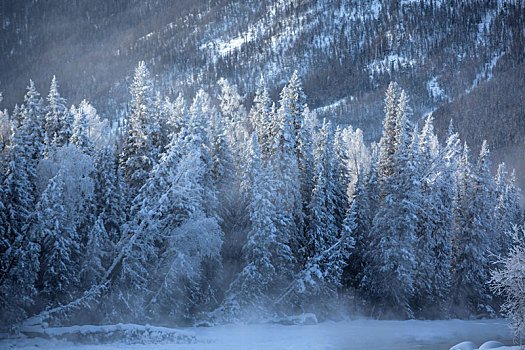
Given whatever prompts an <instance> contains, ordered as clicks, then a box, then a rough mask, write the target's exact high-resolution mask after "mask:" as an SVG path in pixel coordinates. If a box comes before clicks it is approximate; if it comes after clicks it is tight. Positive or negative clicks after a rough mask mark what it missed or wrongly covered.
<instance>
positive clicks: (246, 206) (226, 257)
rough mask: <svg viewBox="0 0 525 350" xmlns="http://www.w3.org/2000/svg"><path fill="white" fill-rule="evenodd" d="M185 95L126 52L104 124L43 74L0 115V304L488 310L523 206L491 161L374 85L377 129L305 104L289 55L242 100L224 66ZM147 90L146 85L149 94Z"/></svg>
mask: <svg viewBox="0 0 525 350" xmlns="http://www.w3.org/2000/svg"><path fill="white" fill-rule="evenodd" d="M218 87H219V90H220V93H219V94H218V96H217V97H216V98H212V97H211V96H209V95H208V94H207V93H206V92H205V91H203V90H200V91H199V92H198V93H197V94H196V95H195V98H194V99H193V101H192V102H191V104H189V105H186V102H185V100H184V99H183V97H182V96H181V95H179V96H178V97H177V98H176V99H175V100H174V101H172V100H170V99H169V98H161V97H160V96H159V95H155V94H154V91H153V86H152V81H151V78H150V76H149V72H148V69H147V68H146V65H145V64H144V62H141V63H140V64H139V66H138V67H137V69H136V71H135V76H134V79H133V82H132V84H131V88H130V90H131V103H130V112H129V114H128V115H127V118H126V121H125V123H123V125H124V126H123V128H122V129H119V130H116V129H114V128H111V127H110V126H109V125H108V124H107V123H106V122H105V121H103V120H101V119H100V118H99V117H98V116H97V113H96V111H95V109H94V108H93V107H92V106H91V105H90V104H89V103H88V102H86V101H83V102H82V103H81V104H80V105H79V106H78V107H75V106H72V107H71V108H70V109H68V108H66V101H65V99H64V98H62V97H61V96H60V94H59V92H58V84H57V82H56V79H53V81H52V83H51V89H50V92H49V95H48V96H47V98H46V101H45V102H44V100H43V99H42V98H41V97H40V95H39V94H38V92H37V91H36V89H35V87H34V85H33V84H32V83H31V84H30V86H29V87H28V90H27V93H26V96H25V98H24V103H23V104H22V105H21V106H20V107H18V106H16V107H15V108H14V110H13V111H12V112H11V113H10V114H9V113H8V112H7V111H5V112H3V113H2V115H1V116H0V129H1V131H2V133H1V134H2V135H3V137H2V138H1V140H2V147H1V149H2V153H1V154H2V159H1V170H2V171H1V172H0V176H1V182H0V183H1V184H2V186H1V187H0V196H1V198H2V200H1V206H0V230H1V231H0V237H1V240H0V253H1V255H0V273H1V274H0V311H1V312H0V314H1V325H2V326H4V328H7V327H9V326H11V325H13V324H14V323H15V322H16V321H19V320H21V319H24V318H26V317H30V316H32V315H35V314H39V313H40V314H41V315H43V316H42V317H43V318H45V319H46V320H47V321H51V322H61V321H62V320H69V322H80V323H82V322H91V323H108V322H155V323H169V324H191V323H194V322H196V321H198V320H202V319H208V320H210V319H211V320H212V321H214V322H228V321H235V320H254V319H265V318H270V317H275V316H285V315H292V314H297V313H302V312H314V313H316V314H317V316H318V317H319V318H326V317H329V316H330V315H331V314H333V313H336V312H339V313H340V312H347V313H351V312H354V313H355V312H360V313H366V314H371V315H372V316H374V317H380V318H387V317H401V318H412V317H417V318H437V317H449V316H459V317H468V316H470V315H479V314H489V315H492V314H494V313H495V312H497V311H498V300H497V299H494V298H493V296H492V295H491V293H490V292H489V289H488V288H487V286H486V281H487V280H488V276H489V268H490V267H491V262H493V261H495V260H496V256H497V255H504V254H505V253H506V252H507V251H508V247H509V240H510V238H508V237H507V235H506V234H505V232H507V231H509V230H510V228H511V226H512V225H513V224H515V223H519V222H520V221H521V209H520V207H519V190H518V189H517V187H516V186H515V178H514V176H513V174H508V172H507V170H506V169H505V166H504V164H501V165H500V166H499V167H498V170H497V173H496V176H495V177H493V176H492V175H491V172H490V161H489V151H488V148H487V145H486V143H484V144H483V147H482V151H481V153H480V155H479V156H478V157H477V158H475V159H474V160H473V161H472V160H471V157H470V155H469V150H468V147H467V145H466V144H465V145H463V146H461V145H460V140H459V137H458V134H457V133H455V132H454V130H453V128H452V126H451V128H450V131H449V135H448V138H447V139H446V141H445V143H444V144H441V143H439V142H438V140H437V137H436V136H435V134H434V131H433V125H432V116H431V115H429V116H428V117H427V118H426V119H425V120H424V122H423V123H422V124H423V125H422V127H421V128H420V129H419V128H418V125H417V124H413V123H412V122H411V118H410V107H409V100H408V97H407V95H406V94H405V92H404V91H402V90H400V88H399V87H398V86H397V84H395V83H391V84H390V85H389V87H388V90H387V92H386V98H385V119H384V121H383V132H382V137H381V140H380V142H379V143H378V144H373V145H371V147H367V146H366V145H365V144H364V142H363V133H362V132H361V130H359V129H356V130H353V129H352V128H351V127H348V128H345V129H341V128H339V127H336V128H334V127H332V125H331V124H330V123H329V122H327V121H326V120H323V121H322V122H320V121H318V120H317V118H316V116H315V114H314V113H312V112H311V111H309V109H308V107H307V104H306V97H305V94H304V92H303V88H302V83H301V80H300V78H299V77H298V75H297V73H294V74H293V75H292V77H291V79H290V81H289V82H288V83H287V84H286V85H285V87H284V88H283V90H282V92H281V94H280V99H279V101H278V103H277V104H276V103H275V102H273V101H272V99H271V98H270V97H269V94H268V91H267V89H266V87H265V83H264V80H263V79H262V77H261V79H260V82H259V84H258V87H257V92H256V94H255V98H254V100H253V103H252V105H251V108H250V109H249V110H247V109H246V108H245V107H244V106H245V101H244V97H243V96H241V95H240V94H239V92H238V91H237V87H236V86H235V85H231V84H229V83H228V82H227V81H226V80H224V79H221V80H219V82H218ZM154 96H157V97H154Z"/></svg>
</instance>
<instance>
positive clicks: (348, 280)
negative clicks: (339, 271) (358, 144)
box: [343, 152, 379, 301]
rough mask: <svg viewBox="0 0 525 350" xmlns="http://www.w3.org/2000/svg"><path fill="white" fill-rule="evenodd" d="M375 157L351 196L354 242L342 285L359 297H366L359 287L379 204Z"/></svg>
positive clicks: (374, 156)
mask: <svg viewBox="0 0 525 350" xmlns="http://www.w3.org/2000/svg"><path fill="white" fill-rule="evenodd" d="M375 153H377V152H375ZM376 157H377V155H376V154H374V155H373V156H372V161H371V167H370V171H369V173H368V174H366V175H365V174H362V175H361V176H359V177H358V179H357V183H356V184H355V191H354V193H353V196H352V199H353V200H352V208H353V212H354V213H355V214H354V215H355V224H356V225H355V228H354V230H353V231H352V238H353V239H354V241H355V244H354V247H353V249H352V254H351V255H350V257H349V259H348V260H347V266H346V267H345V270H344V275H343V283H344V286H345V287H346V288H347V289H349V290H350V292H351V293H353V294H354V295H355V296H356V297H359V298H360V299H366V290H363V289H361V280H362V279H363V277H364V275H363V274H364V270H365V267H366V265H367V263H366V255H365V254H366V252H367V250H368V247H369V246H370V244H371V243H370V235H369V234H368V233H369V232H370V230H371V229H372V220H373V218H374V216H375V213H376V212H377V208H378V205H379V185H378V182H377V161H376V160H375V159H376ZM356 301H357V300H356Z"/></svg>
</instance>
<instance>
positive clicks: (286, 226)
mask: <svg viewBox="0 0 525 350" xmlns="http://www.w3.org/2000/svg"><path fill="white" fill-rule="evenodd" d="M285 89H286V87H285ZM283 94H284V93H283ZM275 132H276V133H275V135H274V136H273V138H272V141H271V150H272V154H271V156H270V159H269V164H271V169H272V172H273V173H274V176H275V189H274V190H275V191H276V202H275V203H276V206H277V208H278V213H277V215H278V219H277V220H276V222H277V229H278V230H279V232H280V233H281V234H282V235H283V236H284V237H286V239H287V240H288V242H289V244H290V246H291V248H292V251H293V253H294V254H298V253H299V254H304V250H303V251H301V252H297V251H296V250H294V249H298V247H299V246H300V245H299V243H300V242H303V240H304V237H303V232H302V231H301V228H302V223H303V212H302V197H301V192H300V181H299V168H298V164H297V157H296V154H295V144H296V142H295V139H294V137H293V133H294V129H293V120H292V119H291V116H290V114H289V113H285V110H284V108H280V109H279V111H278V112H277V114H276V115H275Z"/></svg>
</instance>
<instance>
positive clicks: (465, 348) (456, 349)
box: [450, 341, 477, 350]
mask: <svg viewBox="0 0 525 350" xmlns="http://www.w3.org/2000/svg"><path fill="white" fill-rule="evenodd" d="M475 349H477V347H476V344H474V343H473V342H471V341H464V342H461V343H459V344H456V345H454V346H453V347H451V348H450V350H475Z"/></svg>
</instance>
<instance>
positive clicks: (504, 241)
mask: <svg viewBox="0 0 525 350" xmlns="http://www.w3.org/2000/svg"><path fill="white" fill-rule="evenodd" d="M514 182H515V177H514V174H512V175H511V176H509V174H508V173H507V169H506V166H505V163H501V164H500V165H499V166H498V170H497V173H496V176H495V179H494V184H495V187H494V189H495V197H496V198H495V199H496V207H495V209H494V222H495V224H496V227H495V235H496V236H495V237H494V240H493V253H494V254H495V255H496V256H499V257H504V256H505V255H506V254H507V253H508V252H509V250H510V244H511V243H512V241H511V237H510V232H511V231H512V227H513V226H514V225H519V224H520V222H519V221H520V214H521V212H520V211H521V209H520V205H519V191H518V189H517V188H516V187H515V183H514Z"/></svg>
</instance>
